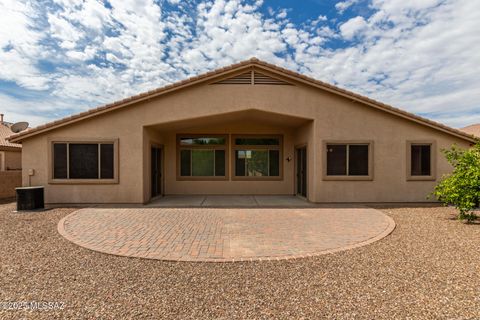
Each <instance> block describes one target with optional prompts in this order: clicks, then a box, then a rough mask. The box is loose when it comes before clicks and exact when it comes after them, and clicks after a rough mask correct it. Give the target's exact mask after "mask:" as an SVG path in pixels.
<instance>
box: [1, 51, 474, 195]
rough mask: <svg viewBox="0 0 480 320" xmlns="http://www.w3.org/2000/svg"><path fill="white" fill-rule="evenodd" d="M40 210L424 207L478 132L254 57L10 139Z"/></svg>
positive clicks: (30, 130) (24, 181) (42, 126)
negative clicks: (453, 156)
mask: <svg viewBox="0 0 480 320" xmlns="http://www.w3.org/2000/svg"><path fill="white" fill-rule="evenodd" d="M10 141H11V142H15V143H22V145H23V153H22V164H23V169H24V171H23V184H24V185H28V184H31V185H43V186H45V197H46V203H50V204H54V203H147V202H149V201H151V199H152V198H156V197H159V196H161V195H185V194H187V195H189V194H208V195H215V194H229V195H247V194H248V195H295V194H296V195H299V196H300V197H304V198H306V199H308V200H309V201H312V202H323V203H334V202H425V201H432V200H428V199H427V196H428V195H429V194H430V193H431V192H432V190H433V187H434V185H435V184H436V182H437V181H438V179H439V178H441V176H442V175H443V174H445V173H448V172H449V171H451V167H450V165H449V164H448V163H447V161H446V160H445V159H444V157H443V156H442V154H441V149H442V148H448V147H450V146H451V145H453V144H457V145H458V146H460V147H463V148H468V147H470V146H471V145H472V144H473V143H474V142H475V139H474V137H473V136H471V135H469V134H467V133H465V132H462V131H460V130H457V129H453V128H450V127H447V126H445V125H442V124H439V123H436V122H433V121H431V120H428V119H425V118H422V117H419V116H416V115H413V114H411V113H408V112H405V111H402V110H400V109H397V108H394V107H392V106H389V105H386V104H383V103H381V102H378V101H375V100H372V99H369V98H367V97H364V96H361V95H358V94H355V93H352V92H350V91H347V90H343V89H340V88H338V87H336V86H333V85H330V84H327V83H324V82H321V81H318V80H315V79H312V78H309V77H306V76H304V75H301V74H298V73H296V72H292V71H289V70H286V69H283V68H280V67H277V66H275V65H272V64H269V63H266V62H263V61H259V60H258V59H255V58H253V59H250V60H248V61H244V62H241V63H238V64H234V65H231V66H228V67H225V68H221V69H218V70H215V71H212V72H208V73H206V74H203V75H200V76H196V77H193V78H189V79H187V80H183V81H180V82H177V83H174V84H171V85H167V86H165V87H162V88H159V89H157V90H153V91H149V92H146V93H143V94H140V95H136V96H133V97H130V98H127V99H124V100H121V101H117V102H114V103H111V104H108V105H105V106H101V107H99V108H96V109H93V110H89V111H86V112H82V113H80V114H77V115H73V116H71V117H67V118H64V119H61V120H58V121H54V122H51V123H48V124H45V125H41V126H39V127H36V128H32V129H29V130H26V131H24V132H21V133H19V134H16V135H14V136H12V137H10Z"/></svg>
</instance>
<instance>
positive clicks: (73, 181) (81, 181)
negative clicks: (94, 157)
mask: <svg viewBox="0 0 480 320" xmlns="http://www.w3.org/2000/svg"><path fill="white" fill-rule="evenodd" d="M56 143H58V144H60V143H65V144H67V145H69V144H98V145H99V146H100V145H101V144H113V179H101V178H98V179H69V178H67V179H55V178H54V177H53V168H54V164H53V159H54V156H53V152H54V148H53V145H54V144H56ZM118 152H119V143H118V138H110V139H99V138H50V139H48V183H49V184H118V183H119V160H118ZM68 154H69V152H68V146H67V172H68V168H69V161H68V157H69V156H68ZM98 157H99V163H98V167H99V175H100V168H101V163H100V147H99V153H98Z"/></svg>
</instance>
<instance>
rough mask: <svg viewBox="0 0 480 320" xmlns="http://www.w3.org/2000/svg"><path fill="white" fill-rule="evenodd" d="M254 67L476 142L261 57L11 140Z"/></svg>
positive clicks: (16, 138)
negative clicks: (260, 58) (262, 59)
mask: <svg viewBox="0 0 480 320" xmlns="http://www.w3.org/2000/svg"><path fill="white" fill-rule="evenodd" d="M250 67H254V68H258V69H261V70H262V69H263V70H266V71H269V72H271V73H274V74H278V75H280V76H283V77H284V78H290V79H292V80H294V81H297V82H302V83H304V84H307V85H310V86H314V87H316V88H319V89H322V90H325V91H328V92H332V93H335V94H337V95H340V96H343V97H346V98H348V99H351V100H354V101H357V102H360V103H363V104H365V105H368V106H370V107H373V108H376V109H380V110H383V111H385V112H388V113H391V114H394V115H397V116H399V117H402V118H404V119H408V120H411V121H414V122H417V123H420V124H422V125H425V126H428V127H431V128H434V129H436V130H439V131H443V132H445V133H448V134H451V135H453V136H456V137H458V138H462V139H464V140H467V141H470V142H474V141H475V138H474V137H473V136H472V135H470V134H467V133H465V132H464V131H460V130H457V129H454V128H451V127H448V126H446V125H444V124H441V123H438V122H435V121H432V120H429V119H426V118H423V117H420V116H417V115H415V114H413V113H409V112H406V111H403V110H401V109H398V108H395V107H392V106H390V105H387V104H384V103H382V102H379V101H376V100H373V99H370V98H368V97H365V96H362V95H359V94H356V93H354V92H351V91H348V90H345V89H342V88H339V87H337V86H334V85H331V84H328V83H326V82H323V81H319V80H316V79H313V78H310V77H307V76H305V75H302V74H300V73H297V72H294V71H291V70H288V69H284V68H281V67H278V66H276V65H273V64H270V63H267V62H264V61H261V60H258V59H257V58H251V59H250V60H245V61H242V62H239V63H235V64H232V65H230V66H227V67H223V68H220V69H217V70H214V71H210V72H207V73H204V74H202V75H198V76H194V77H191V78H188V79H185V80H182V81H179V82H176V83H173V84H169V85H166V86H164V87H161V88H158V89H155V90H151V91H148V92H144V93H141V94H138V95H134V96H131V97H129V98H126V99H123V100H119V101H116V102H113V103H109V104H106V105H103V106H100V107H97V108H94V109H91V110H88V111H85V112H81V113H78V114H75V115H72V116H69V117H66V118H63V119H59V120H55V121H53V122H49V123H46V124H43V125H40V126H38V127H35V128H31V129H27V130H25V131H22V132H20V133H17V134H14V135H12V136H10V138H9V140H10V141H12V142H20V141H22V140H24V139H27V138H29V137H31V136H34V135H37V134H40V133H43V132H46V131H50V130H53V129H56V128H59V127H63V126H66V125H68V124H71V123H74V122H77V121H80V120H83V119H87V118H90V117H94V116H96V115H100V114H103V113H105V112H109V111H113V110H116V109H119V108H123V107H126V106H130V105H133V104H135V103H138V102H141V101H144V100H147V99H152V98H154V97H158V96H160V95H162V94H166V93H169V92H172V91H176V90H179V89H182V88H186V87H189V86H192V85H195V84H198V83H202V82H206V81H209V80H211V79H214V78H217V77H221V76H223V75H226V74H228V73H231V72H235V71H240V70H243V69H247V68H250Z"/></svg>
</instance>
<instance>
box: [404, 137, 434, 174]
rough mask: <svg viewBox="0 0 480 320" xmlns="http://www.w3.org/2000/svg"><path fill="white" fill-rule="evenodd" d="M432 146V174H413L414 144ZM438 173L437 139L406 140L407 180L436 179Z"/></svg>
mask: <svg viewBox="0 0 480 320" xmlns="http://www.w3.org/2000/svg"><path fill="white" fill-rule="evenodd" d="M415 145H418V146H425V145H429V146H430V175H424V176H422V175H418V176H416V175H412V146H415ZM436 173H437V142H436V141H435V140H407V141H406V179H407V181H435V180H436V179H437V178H436Z"/></svg>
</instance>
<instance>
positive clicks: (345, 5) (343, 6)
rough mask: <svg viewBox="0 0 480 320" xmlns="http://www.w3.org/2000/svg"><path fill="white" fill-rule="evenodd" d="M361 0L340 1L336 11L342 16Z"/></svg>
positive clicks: (336, 5)
mask: <svg viewBox="0 0 480 320" xmlns="http://www.w3.org/2000/svg"><path fill="white" fill-rule="evenodd" d="M358 2H359V0H346V1H340V2H337V3H336V4H335V9H337V11H338V12H339V13H340V14H342V13H343V12H344V11H345V10H347V9H348V8H350V7H351V6H353V5H354V4H356V3H358Z"/></svg>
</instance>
